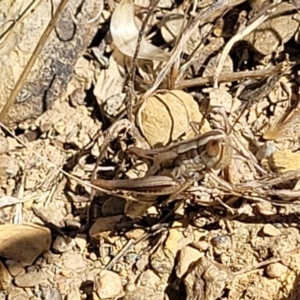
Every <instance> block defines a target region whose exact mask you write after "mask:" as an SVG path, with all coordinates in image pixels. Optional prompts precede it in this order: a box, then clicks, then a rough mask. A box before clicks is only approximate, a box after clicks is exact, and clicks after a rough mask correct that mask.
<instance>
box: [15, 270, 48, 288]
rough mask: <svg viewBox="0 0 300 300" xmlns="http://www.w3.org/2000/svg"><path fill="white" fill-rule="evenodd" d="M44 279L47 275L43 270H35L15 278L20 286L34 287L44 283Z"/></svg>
mask: <svg viewBox="0 0 300 300" xmlns="http://www.w3.org/2000/svg"><path fill="white" fill-rule="evenodd" d="M44 280H45V276H44V274H43V273H42V272H36V271H34V272H28V273H25V274H21V275H18V276H17V277H16V278H15V284H16V285H17V286H19V287H34V286H36V285H38V284H41V283H43V282H44Z"/></svg>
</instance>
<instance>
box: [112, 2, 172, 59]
mask: <svg viewBox="0 0 300 300" xmlns="http://www.w3.org/2000/svg"><path fill="white" fill-rule="evenodd" d="M110 32H111V35H112V38H113V41H114V44H115V45H116V47H117V48H118V49H119V50H120V51H121V52H122V53H123V54H125V55H127V56H129V57H133V56H134V53H135V49H136V45H137V40H138V37H139V29H138V28H137V26H136V23H135V20H134V5H133V2H132V1H131V0H123V1H121V3H120V4H119V5H118V6H117V8H116V9H115V11H114V12H113V14H112V16H111V21H110ZM169 57H170V54H169V53H167V52H165V51H163V50H161V49H159V48H157V47H155V46H153V45H152V44H150V43H149V42H148V41H147V40H146V39H145V38H144V37H143V38H142V42H141V45H140V50H139V54H138V58H140V59H148V60H157V61H166V60H168V59H169Z"/></svg>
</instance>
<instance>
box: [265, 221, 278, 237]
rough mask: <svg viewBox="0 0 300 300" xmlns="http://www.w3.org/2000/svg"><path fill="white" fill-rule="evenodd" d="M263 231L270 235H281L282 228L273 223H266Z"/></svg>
mask: <svg viewBox="0 0 300 300" xmlns="http://www.w3.org/2000/svg"><path fill="white" fill-rule="evenodd" d="M263 233H264V234H265V235H268V236H278V235H280V230H279V229H277V228H276V227H275V226H273V225H271V224H266V225H265V226H264V228H263Z"/></svg>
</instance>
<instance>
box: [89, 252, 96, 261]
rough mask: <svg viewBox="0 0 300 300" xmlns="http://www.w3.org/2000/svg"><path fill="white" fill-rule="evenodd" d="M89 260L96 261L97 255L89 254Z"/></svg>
mask: <svg viewBox="0 0 300 300" xmlns="http://www.w3.org/2000/svg"><path fill="white" fill-rule="evenodd" d="M90 259H91V260H93V261H96V260H97V255H96V254H95V253H94V252H91V253H90Z"/></svg>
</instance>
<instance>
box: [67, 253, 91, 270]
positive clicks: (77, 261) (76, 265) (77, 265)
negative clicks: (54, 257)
mask: <svg viewBox="0 0 300 300" xmlns="http://www.w3.org/2000/svg"><path fill="white" fill-rule="evenodd" d="M62 260H63V261H64V266H65V267H66V268H67V269H70V270H73V271H75V272H83V271H84V270H85V268H86V262H85V261H84V259H83V258H82V255H81V254H79V253H64V255H63V256H62Z"/></svg>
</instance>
